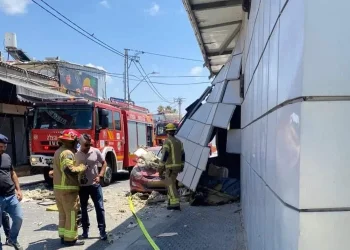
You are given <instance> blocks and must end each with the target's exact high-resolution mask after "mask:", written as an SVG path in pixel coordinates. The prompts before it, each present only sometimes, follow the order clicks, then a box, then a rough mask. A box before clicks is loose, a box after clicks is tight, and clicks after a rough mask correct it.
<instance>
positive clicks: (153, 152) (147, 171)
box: [130, 147, 167, 194]
mask: <svg viewBox="0 0 350 250" xmlns="http://www.w3.org/2000/svg"><path fill="white" fill-rule="evenodd" d="M161 149H162V147H149V148H139V149H138V150H136V151H135V155H137V157H138V159H137V162H136V165H135V166H134V168H133V169H132V171H131V173H130V192H131V193H132V194H134V193H152V191H158V192H162V193H163V192H166V190H167V189H166V185H165V182H164V179H162V178H161V177H160V176H159V173H158V166H159V160H160V157H161Z"/></svg>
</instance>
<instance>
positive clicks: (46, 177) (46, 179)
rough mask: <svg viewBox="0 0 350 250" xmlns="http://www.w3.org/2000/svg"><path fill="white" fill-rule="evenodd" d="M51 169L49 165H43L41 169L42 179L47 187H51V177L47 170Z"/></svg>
mask: <svg viewBox="0 0 350 250" xmlns="http://www.w3.org/2000/svg"><path fill="white" fill-rule="evenodd" d="M50 171H51V168H50V167H45V168H44V170H43V175H44V180H45V183H46V185H47V186H48V187H53V179H52V178H51V177H50V175H49V172H50Z"/></svg>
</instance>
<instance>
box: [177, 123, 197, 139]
mask: <svg viewBox="0 0 350 250" xmlns="http://www.w3.org/2000/svg"><path fill="white" fill-rule="evenodd" d="M194 124H195V121H193V120H191V119H187V120H186V121H185V122H184V124H183V125H182V126H181V128H180V130H179V131H178V133H177V135H178V136H180V137H182V138H187V137H188V135H189V133H190V132H191V130H192V128H193V125H194Z"/></svg>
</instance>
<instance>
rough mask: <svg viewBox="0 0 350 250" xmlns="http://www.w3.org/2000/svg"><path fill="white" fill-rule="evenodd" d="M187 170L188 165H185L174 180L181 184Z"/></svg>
mask: <svg viewBox="0 0 350 250" xmlns="http://www.w3.org/2000/svg"><path fill="white" fill-rule="evenodd" d="M187 168H188V163H185V166H184V170H183V171H182V172H181V173H179V174H178V175H177V178H176V179H177V180H178V181H179V182H181V183H182V181H183V179H184V176H185V175H186V171H187Z"/></svg>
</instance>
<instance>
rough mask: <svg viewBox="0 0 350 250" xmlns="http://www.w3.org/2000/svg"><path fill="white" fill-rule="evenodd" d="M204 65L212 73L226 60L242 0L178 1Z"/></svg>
mask: <svg viewBox="0 0 350 250" xmlns="http://www.w3.org/2000/svg"><path fill="white" fill-rule="evenodd" d="M182 2H183V4H184V7H185V9H186V11H187V14H188V17H189V20H190V22H191V24H192V28H193V30H194V34H195V36H196V38H197V42H198V44H199V47H200V49H201V52H202V55H203V58H204V60H205V66H206V67H208V69H209V71H210V72H211V74H212V75H216V74H217V73H218V72H219V71H220V70H221V68H222V66H223V65H225V64H226V62H228V61H229V60H230V55H231V54H232V51H233V50H234V49H235V47H236V46H237V44H238V37H239V34H240V32H241V31H242V30H243V29H242V24H243V21H242V19H243V17H244V14H243V10H242V0H182Z"/></svg>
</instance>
